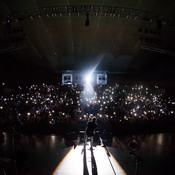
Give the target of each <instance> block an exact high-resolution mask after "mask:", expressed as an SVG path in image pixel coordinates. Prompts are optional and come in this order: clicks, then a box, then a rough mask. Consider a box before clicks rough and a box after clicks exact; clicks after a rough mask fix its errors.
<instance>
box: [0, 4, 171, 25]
mask: <svg viewBox="0 0 175 175" xmlns="http://www.w3.org/2000/svg"><path fill="white" fill-rule="evenodd" d="M87 13H88V14H89V15H91V16H109V17H125V18H127V19H139V20H143V21H147V22H152V21H160V22H161V24H162V25H166V24H168V25H174V20H173V19H171V18H170V17H168V16H158V15H153V14H151V13H150V12H149V11H144V10H139V9H132V8H123V7H113V6H98V5H97V6H91V5H86V6H82V5H77V6H75V5H69V6H54V7H46V8H37V9H31V10H26V11H21V12H14V13H12V14H11V15H10V14H4V15H2V16H0V23H4V24H6V23H9V22H12V21H16V22H17V21H24V20H28V19H34V18H35V17H38V18H41V17H57V16H71V15H76V16H79V15H87Z"/></svg>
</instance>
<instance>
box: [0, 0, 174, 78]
mask: <svg viewBox="0 0 175 175" xmlns="http://www.w3.org/2000/svg"><path fill="white" fill-rule="evenodd" d="M0 9H1V10H0V38H1V40H0V58H1V64H0V65H1V66H0V69H1V70H0V72H1V75H2V74H11V73H12V74H14V73H16V74H21V73H27V74H28V73H29V74H45V73H47V72H56V71H58V72H59V71H61V70H65V69H66V70H67V69H71V70H72V69H73V70H79V69H80V70H82V69H87V68H90V67H93V66H94V65H96V64H97V63H98V67H97V69H98V70H108V71H109V72H122V73H124V72H125V73H138V74H149V75H151V76H152V75H156V76H164V75H167V76H175V71H174V65H175V44H174V43H175V12H174V11H175V1H174V0H166V1H165V0H164V1H162V0H126V1H123V0H117V1H116V0H102V1H101V0H88V1H86V0H75V1H71V0H67V1H65V0H59V1H58V0H30V1H19V0H0ZM87 19H88V20H89V25H88V24H87V25H85V23H86V22H87Z"/></svg>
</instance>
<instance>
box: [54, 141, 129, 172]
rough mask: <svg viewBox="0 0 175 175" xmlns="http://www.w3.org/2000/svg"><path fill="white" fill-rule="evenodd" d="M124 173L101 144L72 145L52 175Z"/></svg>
mask: <svg viewBox="0 0 175 175" xmlns="http://www.w3.org/2000/svg"><path fill="white" fill-rule="evenodd" d="M116 174H117V175H125V174H126V173H125V171H124V170H123V169H122V167H121V166H120V165H119V163H118V162H117V161H116V159H115V158H114V157H113V156H112V154H111V153H110V152H109V151H108V150H107V148H106V147H103V146H95V147H91V146H90V143H89V142H88V143H87V144H86V145H78V146H77V147H75V148H74V147H72V148H71V150H70V151H69V152H68V154H67V155H66V156H65V157H64V158H63V160H62V161H61V162H60V163H59V165H58V166H57V168H56V169H55V171H54V172H53V174H52V175H116Z"/></svg>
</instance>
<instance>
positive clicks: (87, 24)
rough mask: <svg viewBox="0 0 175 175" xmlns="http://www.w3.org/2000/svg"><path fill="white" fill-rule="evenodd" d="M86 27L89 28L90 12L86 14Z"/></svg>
mask: <svg viewBox="0 0 175 175" xmlns="http://www.w3.org/2000/svg"><path fill="white" fill-rule="evenodd" d="M85 26H89V12H87V13H86V21H85Z"/></svg>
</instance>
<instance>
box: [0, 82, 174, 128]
mask: <svg viewBox="0 0 175 175" xmlns="http://www.w3.org/2000/svg"><path fill="white" fill-rule="evenodd" d="M1 89H3V90H2V92H1V96H0V125H1V128H8V127H13V126H16V127H17V128H19V129H23V130H27V129H32V128H38V127H43V126H50V127H55V126H56V127H60V128H62V129H63V128H64V125H65V124H68V125H69V127H71V126H78V125H80V124H82V123H87V121H88V120H89V118H91V117H93V116H96V117H97V122H98V123H99V124H100V126H102V125H104V126H105V127H106V128H107V127H109V128H110V127H111V126H112V127H113V128H116V127H118V128H121V127H128V126H129V125H131V124H132V126H134V127H139V126H138V125H140V126H142V127H143V124H145V123H146V124H149V125H151V124H153V123H154V124H157V123H159V124H162V125H163V124H166V122H167V121H168V122H170V123H171V122H172V121H174V112H175V111H174V109H175V100H173V99H171V98H170V97H168V96H167V95H166V92H165V90H164V89H161V88H159V87H157V86H154V87H145V86H143V85H134V86H130V85H119V84H115V85H94V86H92V88H91V90H89V91H88V89H87V88H85V85H77V84H74V85H62V84H57V85H47V84H44V83H43V84H41V85H36V84H35V85H30V86H18V87H16V88H13V89H8V87H7V85H6V84H5V83H2V84H1ZM6 89H8V92H7V90H6ZM92 91H93V92H92ZM77 124H78V125H77ZM70 125H71V126H70ZM80 129H81V128H80Z"/></svg>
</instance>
